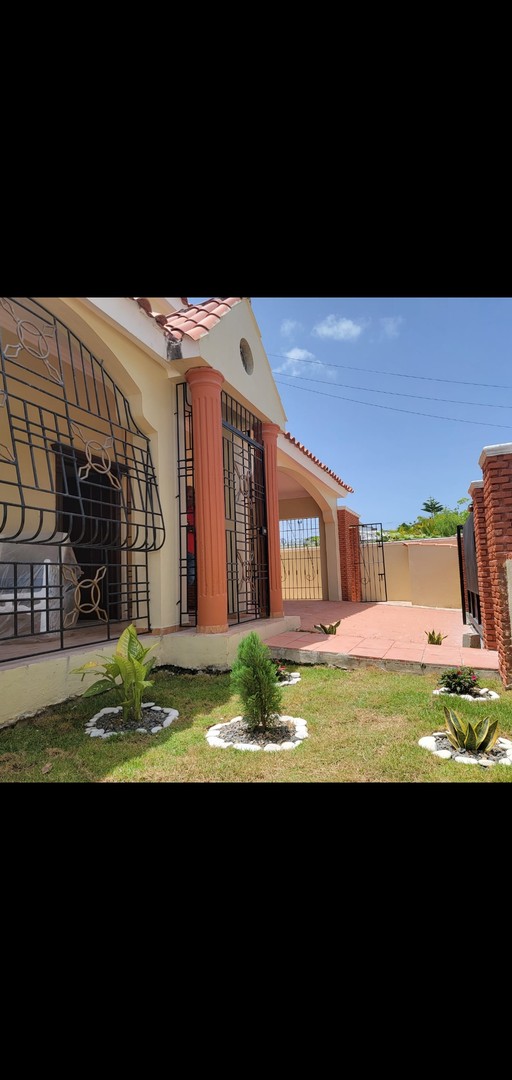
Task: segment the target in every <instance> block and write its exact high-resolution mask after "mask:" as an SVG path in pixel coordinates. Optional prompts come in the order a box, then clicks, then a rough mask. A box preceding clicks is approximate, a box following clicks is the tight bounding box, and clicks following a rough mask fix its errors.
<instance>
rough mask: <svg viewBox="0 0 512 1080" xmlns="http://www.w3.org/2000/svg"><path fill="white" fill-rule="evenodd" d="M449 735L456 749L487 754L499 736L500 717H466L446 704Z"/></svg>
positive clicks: (445, 710) (445, 711)
mask: <svg viewBox="0 0 512 1080" xmlns="http://www.w3.org/2000/svg"><path fill="white" fill-rule="evenodd" d="M444 715H445V717H446V728H447V732H446V733H447V735H448V738H449V740H450V742H451V744H452V746H453V747H454V748H455V750H468V751H470V752H471V753H473V754H485V753H486V751H488V750H492V748H493V746H494V744H495V742H496V739H497V738H498V717H496V719H495V720H491V719H490V717H489V716H484V717H483V719H482V720H475V721H474V722H473V721H472V720H469V719H466V717H464V716H458V714H457V713H456V712H455V710H454V709H449V708H447V706H446V705H445V706H444Z"/></svg>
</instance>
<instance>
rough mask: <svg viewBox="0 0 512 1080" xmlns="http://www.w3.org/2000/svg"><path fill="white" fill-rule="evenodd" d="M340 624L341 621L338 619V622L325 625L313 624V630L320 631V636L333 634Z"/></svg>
mask: <svg viewBox="0 0 512 1080" xmlns="http://www.w3.org/2000/svg"><path fill="white" fill-rule="evenodd" d="M340 622H341V619H338V622H330V623H327V624H325V623H322V622H321V623H315V626H314V629H315V630H321V631H322V634H335V633H336V631H337V629H338V626H339V625H340Z"/></svg>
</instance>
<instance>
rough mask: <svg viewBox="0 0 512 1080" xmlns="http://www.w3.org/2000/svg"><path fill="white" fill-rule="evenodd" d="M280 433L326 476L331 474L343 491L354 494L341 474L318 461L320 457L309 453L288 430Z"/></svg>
mask: <svg viewBox="0 0 512 1080" xmlns="http://www.w3.org/2000/svg"><path fill="white" fill-rule="evenodd" d="M282 434H283V435H284V437H285V439H288V442H291V444H292V446H296V447H297V449H298V450H301V451H302V453H303V454H305V455H306V457H308V458H310V460H311V461H313V462H314V463H315V465H318V466H319V468H320V469H323V470H324V472H326V473H327V474H328V476H332V479H333V480H335V481H336V483H337V484H340V486H341V487H342V488H345V491H348V492H349V493H350V494H352V495H353V494H354V488H352V487H350V485H349V484H346V483H345V481H344V480H342V479H341V476H338V475H337V473H335V472H333V470H332V469H330V468H329V466H328V465H325V464H324V462H323V461H320V458H317V457H315V455H314V454H312V453H311V450H308V448H307V446H304V444H303V443H300V442H299V441H298V439H296V438H295V437H294V436H293V435H290V432H289V431H283V432H282Z"/></svg>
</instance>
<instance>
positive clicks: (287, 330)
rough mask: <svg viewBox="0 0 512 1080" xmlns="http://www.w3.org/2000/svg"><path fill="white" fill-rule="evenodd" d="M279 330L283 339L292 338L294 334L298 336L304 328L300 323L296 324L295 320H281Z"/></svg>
mask: <svg viewBox="0 0 512 1080" xmlns="http://www.w3.org/2000/svg"><path fill="white" fill-rule="evenodd" d="M280 329H281V334H282V335H283V337H287V338H292V337H294V336H295V334H298V333H299V332H300V331H301V330H303V329H304V327H303V325H302V323H300V322H297V320H296V319H283V321H282V323H281V327H280Z"/></svg>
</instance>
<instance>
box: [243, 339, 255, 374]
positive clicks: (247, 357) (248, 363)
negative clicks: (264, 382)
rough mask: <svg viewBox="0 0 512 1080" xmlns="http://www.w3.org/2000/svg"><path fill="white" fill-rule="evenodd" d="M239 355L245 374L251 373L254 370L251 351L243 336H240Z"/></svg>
mask: <svg viewBox="0 0 512 1080" xmlns="http://www.w3.org/2000/svg"><path fill="white" fill-rule="evenodd" d="M240 356H241V359H242V364H243V365H244V368H245V370H246V372H247V374H248V375H252V373H253V371H254V360H253V356H252V352H251V347H250V345H249V344H248V342H247V341H246V340H245V338H242V340H241V342H240Z"/></svg>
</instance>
